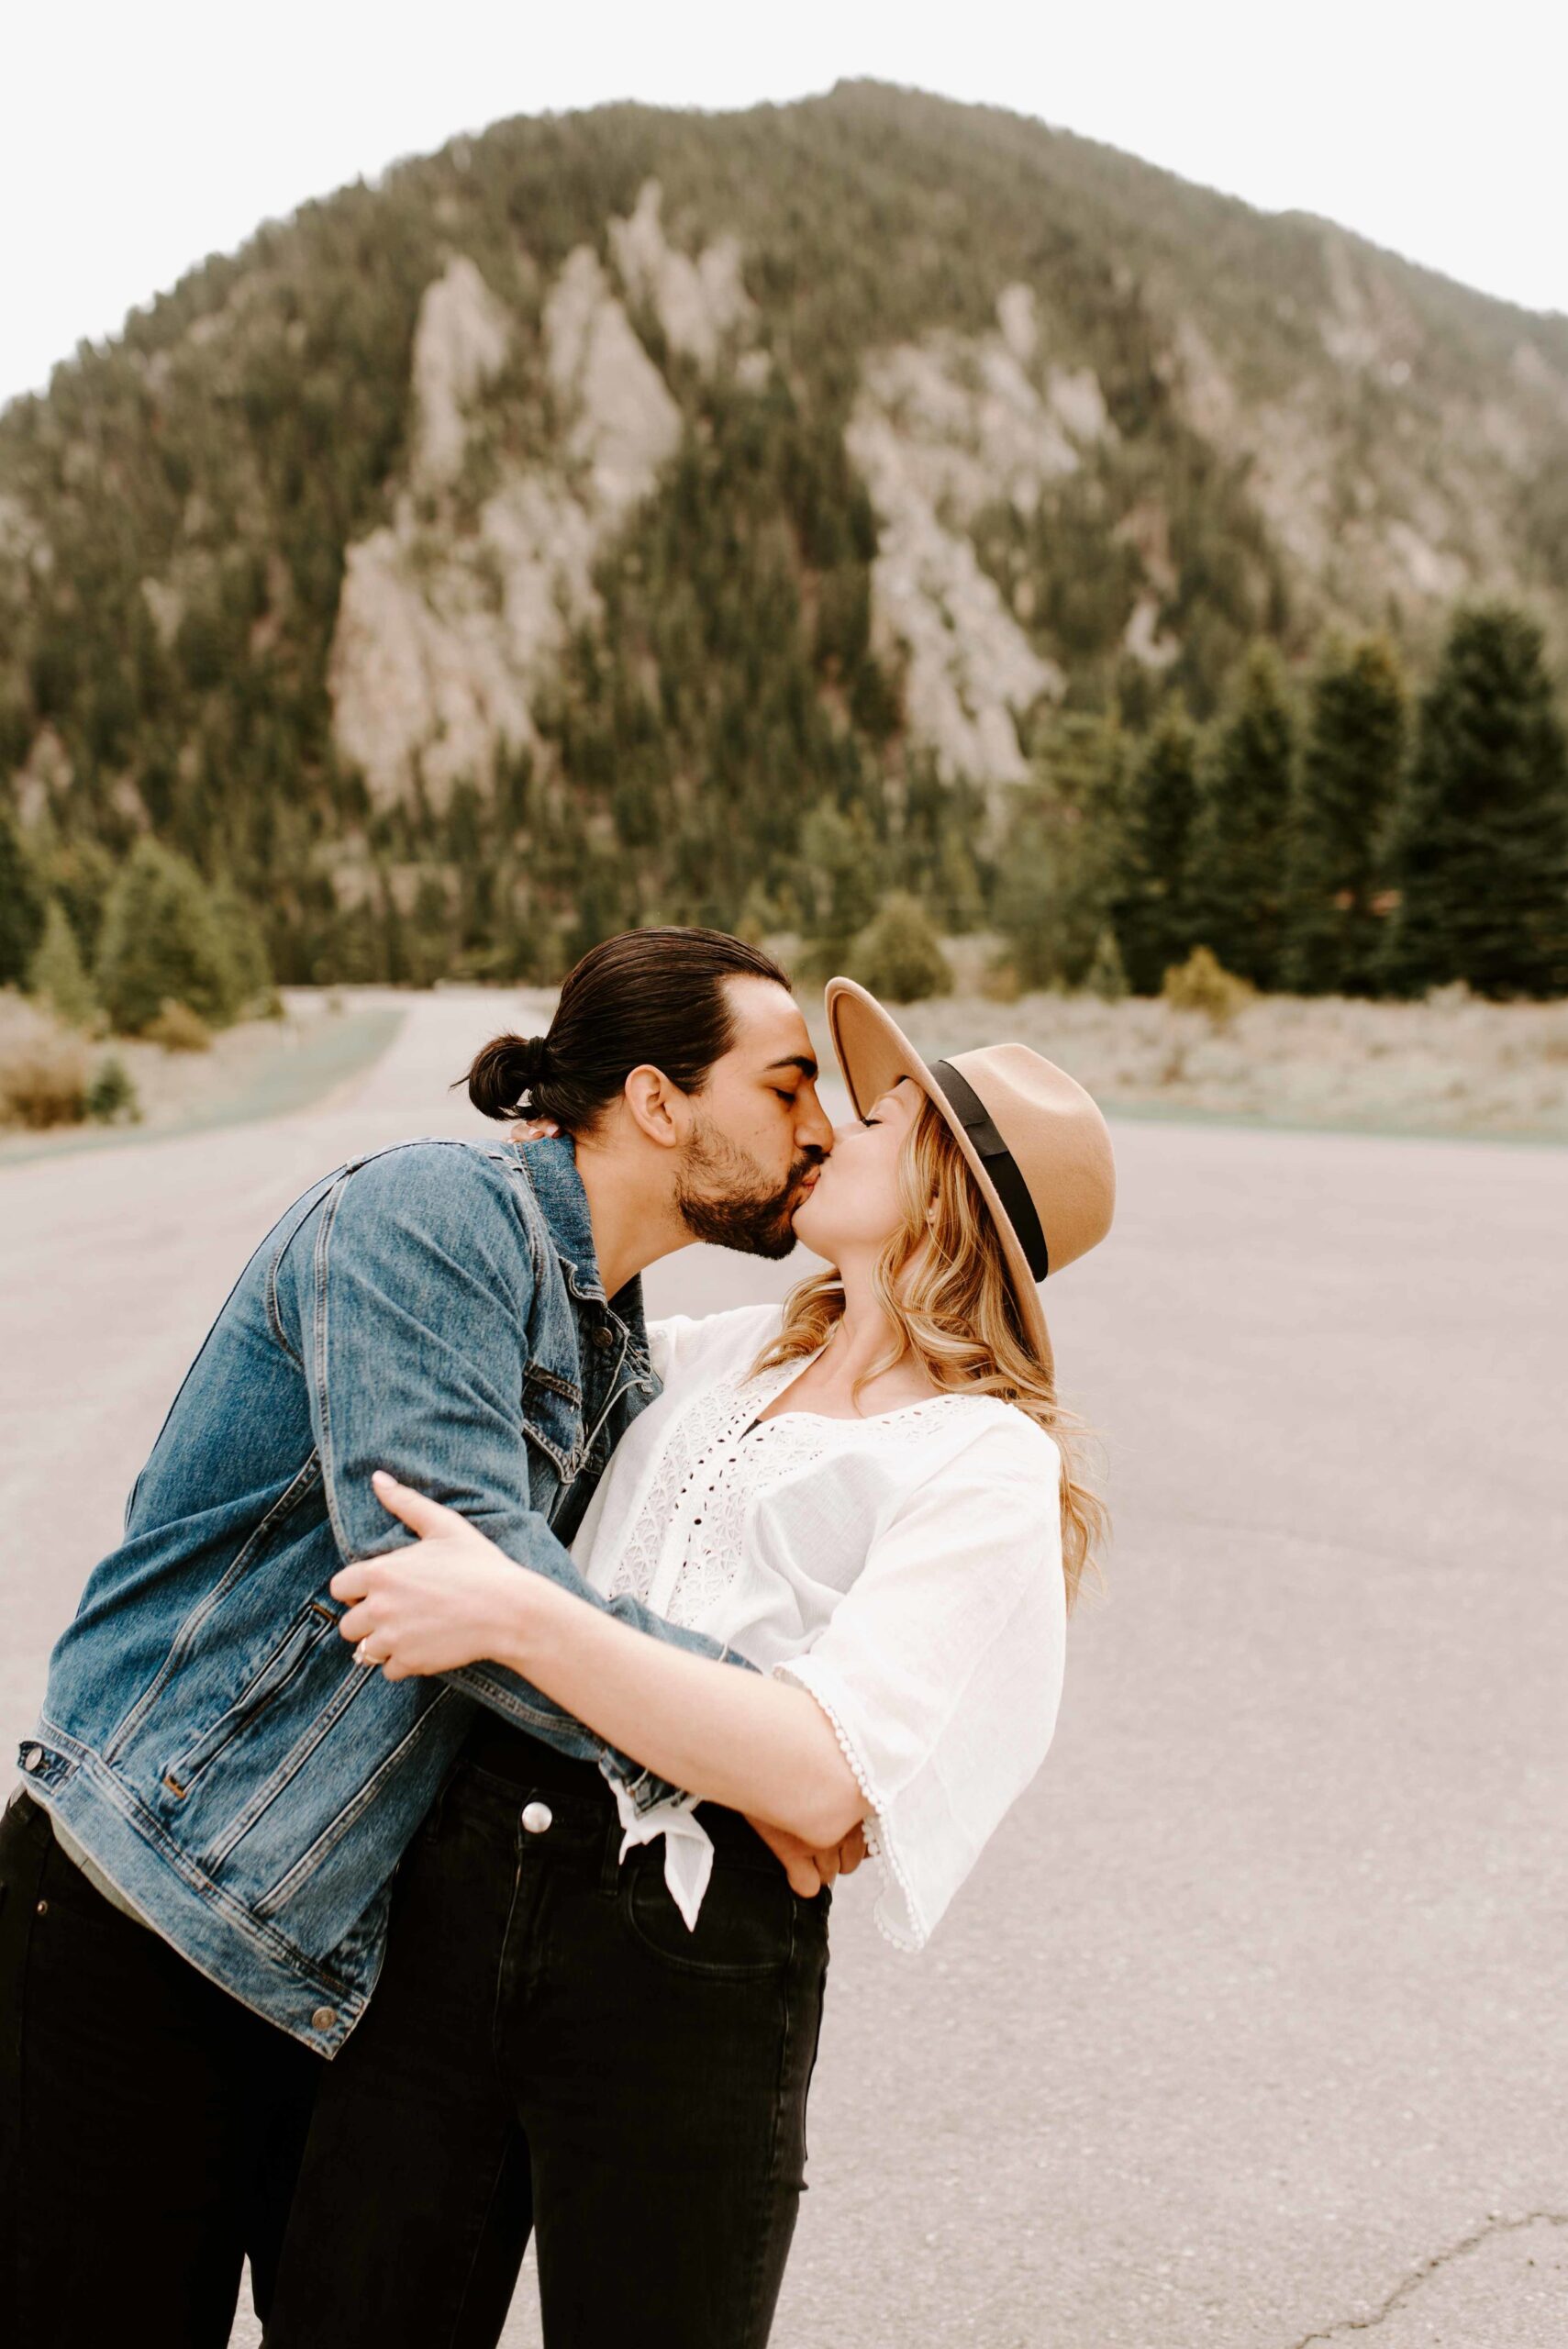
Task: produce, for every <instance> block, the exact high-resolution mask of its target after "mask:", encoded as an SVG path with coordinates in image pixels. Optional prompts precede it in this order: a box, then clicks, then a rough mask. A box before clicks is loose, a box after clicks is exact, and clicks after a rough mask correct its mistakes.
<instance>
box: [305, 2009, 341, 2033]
mask: <svg viewBox="0 0 1568 2349" xmlns="http://www.w3.org/2000/svg"><path fill="white" fill-rule="evenodd" d="M337 2020H338V2009H337V2008H336V2007H317V2009H316V2012H315V2013H314V2014H313V2015H312V2016H311V2018H310V2028H311V2030H312V2031H330V2030H331V2028H332V2026H333V2024H334V2023H335V2022H336V2021H337Z"/></svg>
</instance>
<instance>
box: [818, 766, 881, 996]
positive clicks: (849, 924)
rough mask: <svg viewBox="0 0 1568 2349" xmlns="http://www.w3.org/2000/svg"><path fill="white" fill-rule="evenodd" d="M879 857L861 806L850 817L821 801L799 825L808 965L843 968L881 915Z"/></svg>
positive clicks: (829, 970)
mask: <svg viewBox="0 0 1568 2349" xmlns="http://www.w3.org/2000/svg"><path fill="white" fill-rule="evenodd" d="M876 881H877V875H876V857H875V848H874V844H873V841H872V838H871V832H870V828H869V827H868V826H867V824H866V823H865V820H864V818H862V816H861V814H860V812H859V810H858V809H857V810H855V811H854V813H852V814H851V815H848V816H846V815H845V814H844V813H843V811H842V809H840V808H838V807H834V806H833V805H832V803H831V802H830V801H828V800H819V801H818V802H817V806H816V807H813V808H811V809H810V811H809V812H808V814H807V815H806V820H805V822H804V823H803V824H802V825H801V828H800V875H799V888H800V896H801V898H802V900H803V903H804V905H805V908H806V929H807V932H808V935H809V937H810V941H811V945H810V951H809V952H808V954H807V956H806V963H807V964H808V966H809V968H810V969H811V970H812V971H813V972H814V973H816V974H817V975H819V976H821V977H823V978H830V977H831V976H832V975H833V974H834V973H835V972H837V971H841V970H842V969H843V968H844V965H845V963H846V962H847V961H848V959H849V955H850V951H851V947H852V945H853V943H854V941H855V939H856V938H857V937H858V936H859V935H860V933H861V931H862V930H863V929H864V928H865V926H866V924H867V922H869V921H871V920H872V919H873V918H874V916H875V913H876V902H877V889H876Z"/></svg>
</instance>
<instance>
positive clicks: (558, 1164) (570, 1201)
mask: <svg viewBox="0 0 1568 2349" xmlns="http://www.w3.org/2000/svg"><path fill="white" fill-rule="evenodd" d="M517 1147H518V1149H519V1150H520V1151H521V1152H522V1155H523V1163H524V1165H525V1166H526V1167H527V1169H528V1180H529V1181H530V1183H531V1184H532V1185H533V1187H534V1193H535V1196H536V1197H537V1198H538V1199H539V1205H540V1206H541V1207H542V1208H543V1209H544V1213H545V1220H546V1222H547V1223H548V1224H549V1226H550V1237H551V1239H552V1240H553V1241H554V1243H555V1252H556V1254H557V1256H558V1257H559V1258H560V1260H561V1268H562V1272H563V1273H564V1274H565V1275H566V1281H567V1286H568V1287H569V1288H570V1289H571V1290H572V1293H573V1296H574V1297H579V1298H581V1299H583V1300H584V1302H589V1303H593V1304H595V1305H602V1306H604V1307H605V1308H606V1311H607V1312H608V1313H610V1314H611V1315H612V1316H613V1318H614V1319H616V1320H617V1321H618V1322H619V1323H620V1324H621V1326H622V1327H623V1328H624V1330H626V1333H627V1336H628V1339H629V1341H630V1352H631V1354H632V1356H633V1358H634V1360H635V1362H636V1364H637V1366H638V1367H639V1369H641V1370H643V1371H646V1370H647V1368H648V1361H649V1357H648V1325H647V1322H646V1320H645V1319H644V1316H643V1308H642V1279H641V1275H639V1274H634V1275H632V1277H631V1279H630V1280H628V1282H627V1284H626V1286H625V1287H624V1288H620V1289H617V1292H616V1294H615V1296H614V1297H606V1295H605V1285H604V1282H603V1280H602V1279H601V1278H600V1276H599V1260H598V1256H597V1254H596V1252H595V1247H594V1226H593V1221H592V1219H591V1218H590V1216H589V1213H588V1194H587V1192H586V1191H585V1190H584V1187H583V1177H582V1176H581V1175H579V1173H578V1172H577V1146H576V1144H575V1143H574V1142H573V1139H572V1137H571V1135H570V1134H555V1135H549V1136H546V1137H545V1139H543V1140H542V1141H531V1142H526V1143H519V1144H518V1145H517Z"/></svg>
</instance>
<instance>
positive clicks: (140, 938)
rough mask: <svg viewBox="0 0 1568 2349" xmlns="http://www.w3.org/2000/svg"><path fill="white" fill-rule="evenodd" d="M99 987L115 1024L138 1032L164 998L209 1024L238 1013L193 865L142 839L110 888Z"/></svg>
mask: <svg viewBox="0 0 1568 2349" xmlns="http://www.w3.org/2000/svg"><path fill="white" fill-rule="evenodd" d="M97 978H98V992H99V994H100V995H101V996H102V997H103V1000H104V1006H105V1008H106V1010H107V1012H108V1015H109V1017H110V1019H112V1020H113V1021H114V1024H115V1026H116V1028H117V1029H118V1030H121V1031H122V1032H123V1033H125V1034H128V1035H136V1034H138V1033H139V1031H140V1030H142V1029H144V1028H146V1027H147V1026H148V1025H149V1024H150V1021H152V1020H154V1019H157V1017H158V1014H159V1012H160V1011H161V1009H162V1008H163V1006H164V1004H165V1003H166V1002H172V1003H183V1004H184V1005H186V1006H187V1008H189V1009H190V1010H192V1011H194V1012H195V1013H196V1015H197V1016H198V1018H200V1019H205V1020H206V1022H207V1023H208V1025H209V1026H211V1027H221V1026H222V1025H223V1024H224V1023H225V1022H226V1021H227V1020H229V1019H232V1018H233V1016H234V1013H235V1010H236V1008H237V1007H238V1002H239V979H238V976H237V974H236V972H235V969H234V964H233V961H232V958H231V957H230V955H229V952H228V943H227V941H226V940H225V938H224V935H223V930H222V927H221V925H220V924H219V922H218V919H217V915H216V913H215V912H214V910H213V904H212V899H211V898H210V896H208V895H207V891H206V884H205V883H204V882H203V880H202V877H201V875H200V874H199V873H198V872H197V871H196V869H195V865H193V864H187V863H186V862H185V860H184V858H183V856H176V855H175V854H174V853H173V852H172V850H169V849H166V848H161V847H160V846H159V844H158V842H157V841H151V840H141V841H138V842H137V844H136V846H135V847H134V848H133V849H132V851H131V852H130V854H129V856H128V857H127V859H126V861H125V863H124V864H123V865H122V867H121V868H120V872H119V875H118V877H117V880H116V882H115V885H114V887H113V889H112V890H111V891H110V893H109V901H108V904H107V906H106V907H105V910H104V931H103V937H102V940H101V941H100V944H99V949H98V971H97Z"/></svg>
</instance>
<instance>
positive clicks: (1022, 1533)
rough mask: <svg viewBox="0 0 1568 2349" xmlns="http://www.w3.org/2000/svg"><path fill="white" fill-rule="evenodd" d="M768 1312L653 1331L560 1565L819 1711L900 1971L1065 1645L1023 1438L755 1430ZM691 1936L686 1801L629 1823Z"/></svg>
mask: <svg viewBox="0 0 1568 2349" xmlns="http://www.w3.org/2000/svg"><path fill="white" fill-rule="evenodd" d="M781 1320H782V1316H781V1310H780V1308H779V1307H778V1306H777V1305H764V1306H746V1307H742V1308H740V1309H738V1310H737V1311H735V1312H732V1313H717V1314H713V1315H711V1316H710V1317H709V1318H708V1319H706V1320H700V1321H694V1320H690V1319H686V1318H685V1317H684V1316H677V1317H676V1318H675V1319H671V1320H667V1321H655V1322H653V1323H651V1325H650V1337H651V1341H652V1352H653V1363H654V1367H655V1369H656V1370H657V1371H658V1372H659V1373H660V1375H661V1376H662V1379H663V1381H664V1391H663V1393H662V1395H661V1397H659V1399H658V1401H657V1402H655V1403H654V1404H652V1405H651V1407H650V1408H649V1409H647V1410H646V1411H644V1412H643V1413H642V1414H641V1415H640V1417H639V1418H638V1419H635V1420H634V1421H633V1423H632V1425H631V1427H630V1428H629V1429H628V1432H627V1433H626V1435H624V1436H623V1437H622V1439H621V1441H620V1443H619V1444H618V1445H617V1449H616V1451H615V1453H614V1455H613V1456H612V1458H611V1461H610V1464H609V1467H608V1469H607V1470H606V1474H605V1476H604V1478H603V1480H602V1482H601V1483H600V1485H599V1487H598V1489H597V1491H596V1492H595V1496H594V1498H593V1500H592V1502H591V1503H590V1505H589V1508H588V1511H587V1514H586V1516H585V1517H584V1520H583V1524H582V1527H581V1528H580V1530H579V1531H578V1534H577V1538H576V1540H575V1541H574V1542H573V1545H572V1547H573V1556H574V1557H575V1559H576V1561H577V1563H578V1564H579V1565H580V1566H581V1568H582V1570H583V1572H584V1575H585V1576H586V1577H587V1579H588V1580H589V1581H590V1582H591V1583H592V1584H593V1586H594V1587H595V1589H596V1590H599V1591H602V1592H603V1593H604V1595H605V1596H606V1598H614V1597H615V1596H616V1595H617V1593H620V1592H623V1591H629V1592H631V1593H633V1594H634V1595H635V1596H636V1597H637V1598H640V1599H642V1600H644V1601H645V1602H646V1604H647V1605H648V1606H650V1607H651V1608H653V1609H655V1610H656V1611H657V1612H658V1613H660V1614H662V1615H664V1616H666V1617H667V1618H668V1619H669V1620H671V1621H672V1622H674V1623H681V1624H685V1625H688V1626H690V1627H692V1628H693V1629H695V1630H699V1631H706V1632H708V1633H710V1634H711V1635H712V1636H713V1637H714V1638H716V1639H717V1640H721V1641H723V1642H725V1643H726V1644H727V1645H728V1646H730V1647H732V1648H735V1649H737V1650H738V1651H739V1652H740V1654H742V1655H743V1656H745V1657H746V1659H747V1660H748V1662H749V1663H751V1664H756V1665H757V1666H758V1667H759V1669H760V1670H762V1671H763V1672H769V1673H773V1674H776V1675H779V1676H780V1677H782V1678H784V1679H787V1680H791V1681H794V1682H795V1684H796V1685H797V1686H798V1687H802V1688H805V1689H806V1690H808V1691H809V1692H810V1694H811V1695H812V1696H813V1697H814V1698H816V1699H817V1703H818V1704H819V1705H820V1706H821V1708H822V1709H823V1711H824V1712H825V1713H826V1714H827V1716H828V1720H830V1721H831V1722H832V1724H833V1727H834V1729H835V1731H836V1732H837V1735H838V1738H839V1742H840V1745H841V1747H842V1748H843V1751H844V1753H845V1756H846V1758H847V1759H848V1761H849V1763H850V1765H851V1769H852V1770H853V1772H854V1775H855V1777H856V1780H857V1782H858V1783H859V1786H860V1787H861V1790H862V1793H863V1795H864V1797H865V1801H866V1815H867V1828H868V1841H869V1842H870V1845H871V1848H872V1850H873V1854H875V1856H876V1859H877V1861H878V1863H879V1865H880V1868H881V1872H882V1877H883V1882H882V1888H881V1894H880V1898H879V1899H878V1903H877V1910H876V1915H877V1921H878V1923H879V1925H881V1927H882V1928H883V1930H884V1932H885V1933H886V1934H887V1936H888V1938H889V1939H890V1940H892V1941H894V1942H895V1943H898V1944H899V1945H900V1946H901V1947H903V1948H906V1949H918V1948H919V1947H921V1946H922V1944H923V1943H925V1941H926V1940H927V1938H928V1937H929V1934H930V1932H931V1930H932V1928H933V1926H934V1925H935V1924H936V1922H937V1920H938V1919H939V1918H940V1915H941V1914H942V1911H943V1910H944V1909H946V1907H947V1905H948V1903H949V1901H950V1900H951V1898H952V1896H953V1894H954V1893H955V1892H956V1891H957V1889H958V1887H959V1886H960V1885H961V1884H962V1882H963V1879H964V1877H965V1876H967V1875H968V1874H969V1871H970V1869H971V1868H972V1867H973V1865H974V1862H975V1860H976V1859H977V1858H978V1856H979V1854H980V1852H981V1850H982V1848H983V1847H984V1843H985V1842H986V1840H987V1838H988V1837H989V1836H990V1835H991V1834H992V1832H993V1831H994V1830H995V1828H996V1826H997V1824H998V1823H999V1821H1000V1820H1001V1819H1002V1817H1003V1815H1004V1813H1005V1812H1006V1810H1007V1809H1008V1807H1009V1805H1010V1804H1012V1803H1013V1802H1014V1801H1015V1800H1016V1799H1017V1798H1018V1796H1019V1795H1020V1794H1021V1793H1022V1792H1023V1790H1024V1788H1025V1787H1027V1786H1028V1784H1029V1780H1030V1779H1031V1778H1032V1777H1033V1776H1034V1774H1035V1772H1036V1770H1037V1769H1038V1768H1039V1767H1040V1763H1041V1761H1042V1760H1043V1759H1044V1757H1045V1753H1046V1749H1047V1747H1048V1746H1049V1744H1050V1742H1051V1731H1052V1730H1053V1728H1054V1726H1055V1721H1056V1711H1057V1706H1058V1703H1059V1701H1060V1698H1061V1692H1062V1657H1063V1649H1064V1644H1065V1631H1066V1606H1065V1594H1064V1589H1063V1584H1062V1539H1061V1523H1060V1516H1059V1497H1058V1478H1059V1475H1060V1468H1061V1463H1060V1457H1059V1454H1058V1453H1057V1449H1056V1446H1055V1444H1054V1443H1053V1442H1052V1441H1051V1437H1050V1436H1049V1435H1047V1434H1046V1433H1045V1431H1044V1430H1043V1429H1041V1428H1040V1427H1038V1426H1037V1425H1036V1424H1035V1422H1034V1421H1033V1420H1032V1419H1029V1418H1028V1417H1026V1415H1025V1414H1024V1413H1023V1412H1022V1411H1019V1410H1017V1409H1015V1408H1014V1407H1013V1406H1012V1405H1011V1404H1008V1403H1003V1402H1000V1401H998V1400H997V1399H996V1398H995V1397H991V1396H981V1395H940V1396H933V1397H929V1398H928V1399H926V1400H925V1401H922V1402H918V1403H912V1404H908V1405H906V1406H905V1408H902V1409H898V1410H891V1411H883V1412H878V1413H873V1415H872V1416H870V1417H868V1418H865V1419H828V1418H825V1417H824V1416H822V1415H821V1414H820V1413H817V1412H811V1411H788V1412H785V1413H784V1414H783V1415H782V1416H781V1417H779V1418H777V1419H767V1420H764V1421H762V1424H761V1425H760V1426H759V1425H756V1424H754V1422H755V1421H756V1419H757V1414H758V1413H759V1412H760V1411H762V1410H765V1409H766V1408H767V1407H768V1405H769V1404H770V1403H771V1402H772V1401H773V1398H774V1397H776V1396H778V1395H780V1394H782V1393H783V1391H784V1388H785V1387H786V1386H789V1385H790V1384H791V1383H792V1382H793V1381H794V1380H795V1378H797V1377H798V1376H799V1375H800V1374H801V1372H802V1370H803V1369H804V1368H805V1367H806V1361H805V1359H804V1358H802V1359H799V1360H796V1361H795V1362H792V1363H788V1364H784V1366H782V1367H780V1368H775V1369H772V1370H768V1371H764V1372H763V1373H762V1375H760V1376H755V1377H753V1376H751V1375H749V1374H750V1371H751V1364H752V1363H753V1362H754V1361H755V1359H756V1357H757V1355H758V1354H759V1353H762V1349H763V1348H764V1347H765V1346H766V1345H767V1344H768V1343H769V1342H770V1341H772V1340H773V1338H774V1337H775V1336H776V1335H777V1333H778V1330H779V1328H780V1326H781ZM622 1819H623V1823H624V1824H625V1826H626V1828H627V1839H626V1843H625V1844H623V1847H622V1848H623V1856H624V1853H625V1850H626V1849H627V1848H628V1847H629V1845H630V1844H631V1843H633V1842H647V1841H649V1840H651V1838H652V1837H653V1836H655V1835H658V1834H662V1835H663V1836H664V1839H665V1845H664V1848H665V1876H666V1880H667V1881H668V1883H669V1886H670V1889H671V1892H672V1893H673V1896H674V1898H675V1899H676V1901H677V1904H678V1905H679V1906H680V1909H681V1911H682V1914H683V1915H684V1918H685V1920H686V1922H687V1924H688V1925H692V1924H695V1920H696V1915H697V1910H698V1908H699V1906H700V1903H701V1899H702V1894H703V1892H704V1890H705V1889H706V1884H707V1878H708V1874H709V1871H710V1870H711V1867H712V1861H713V1853H712V1846H711V1844H710V1843H709V1842H708V1838H707V1835H706V1831H704V1829H703V1827H702V1825H701V1821H700V1820H699V1819H698V1818H697V1817H696V1816H695V1813H694V1810H693V1807H692V1805H691V1802H690V1799H689V1798H687V1797H685V1796H681V1797H678V1798H675V1800H674V1801H673V1802H669V1803H663V1804H661V1805H659V1806H658V1807H657V1808H656V1809H653V1810H651V1811H649V1812H648V1813H646V1814H645V1815H644V1817H643V1818H642V1819H641V1820H637V1819H636V1818H635V1816H634V1815H633V1814H632V1812H631V1810H630V1808H629V1805H627V1804H625V1803H623V1806H622Z"/></svg>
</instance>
